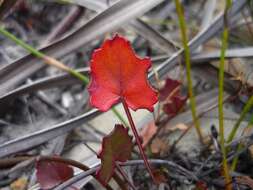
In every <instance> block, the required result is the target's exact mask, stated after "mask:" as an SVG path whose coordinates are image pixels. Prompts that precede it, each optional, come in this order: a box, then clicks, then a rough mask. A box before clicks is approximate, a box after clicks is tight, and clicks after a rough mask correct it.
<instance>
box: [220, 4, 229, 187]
mask: <svg viewBox="0 0 253 190" xmlns="http://www.w3.org/2000/svg"><path fill="white" fill-rule="evenodd" d="M230 6H231V0H227V1H226V8H225V14H224V30H223V33H222V46H221V54H220V68H219V97H218V111H219V134H220V145H221V152H222V166H223V171H224V176H225V181H226V184H227V186H226V189H227V190H232V186H231V177H230V175H229V168H228V162H227V149H226V147H225V135H224V115H223V92H224V86H223V85H224V65H225V55H226V50H227V46H228V36H229V29H228V21H227V11H228V9H229V8H230Z"/></svg>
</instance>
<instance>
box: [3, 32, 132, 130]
mask: <svg viewBox="0 0 253 190" xmlns="http://www.w3.org/2000/svg"><path fill="white" fill-rule="evenodd" d="M0 33H1V34H2V35H4V36H5V37H7V38H9V39H10V40H12V41H13V42H15V43H16V44H17V45H19V46H21V47H22V48H24V49H25V50H27V51H28V52H30V53H31V54H32V55H34V56H35V57H38V58H41V59H43V60H46V62H47V63H48V60H49V57H48V56H47V55H45V54H44V53H42V52H40V51H38V50H36V49H35V48H33V47H32V46H30V45H29V44H26V43H25V42H24V41H22V40H20V39H18V38H17V37H16V36H14V35H13V34H11V33H10V32H8V31H7V30H5V29H4V28H2V27H0ZM51 60H53V61H54V59H51ZM49 61H50V60H49ZM56 61H57V60H56ZM58 63H60V62H58ZM51 65H54V64H51ZM62 65H63V64H62ZM64 67H65V68H68V67H66V66H65V65H64ZM64 67H57V68H58V69H61V68H64ZM64 71H66V72H68V73H69V74H71V75H72V76H74V77H76V78H78V79H79V80H81V81H83V82H84V84H85V85H87V84H88V83H89V78H88V77H87V76H85V75H82V74H81V73H79V72H77V71H76V70H74V69H71V68H68V69H64ZM112 112H113V113H114V114H115V115H116V116H117V117H118V119H119V120H120V121H121V122H122V123H123V124H124V125H126V126H127V122H126V120H125V119H124V117H123V116H122V115H121V114H120V113H119V112H118V111H117V109H116V108H115V107H113V108H112Z"/></svg>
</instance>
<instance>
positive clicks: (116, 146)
mask: <svg viewBox="0 0 253 190" xmlns="http://www.w3.org/2000/svg"><path fill="white" fill-rule="evenodd" d="M133 146H134V145H133V143H132V137H131V136H130V135H129V134H128V129H127V128H125V127H124V126H123V125H115V127H114V130H113V131H112V132H111V133H110V134H109V135H107V136H106V137H104V138H103V142H102V150H101V152H100V154H99V155H98V158H100V159H101V167H100V168H99V170H98V171H97V173H96V178H97V180H99V182H100V183H101V184H103V185H104V186H106V185H107V184H108V182H109V180H110V179H111V177H112V175H113V173H114V169H115V165H116V163H115V162H116V161H120V162H125V161H127V160H128V159H130V157H131V152H132V150H133Z"/></svg>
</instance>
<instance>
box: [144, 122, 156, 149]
mask: <svg viewBox="0 0 253 190" xmlns="http://www.w3.org/2000/svg"><path fill="white" fill-rule="evenodd" d="M156 132H157V126H156V125H155V122H154V121H151V122H149V123H148V124H147V125H146V126H145V127H143V129H142V130H141V132H140V136H141V137H142V146H143V147H145V146H146V145H147V144H148V142H149V141H150V139H152V137H153V136H154V135H155V134H156Z"/></svg>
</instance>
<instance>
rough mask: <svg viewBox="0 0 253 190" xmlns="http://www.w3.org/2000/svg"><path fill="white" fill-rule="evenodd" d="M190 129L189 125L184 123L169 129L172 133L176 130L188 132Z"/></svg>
mask: <svg viewBox="0 0 253 190" xmlns="http://www.w3.org/2000/svg"><path fill="white" fill-rule="evenodd" d="M188 128H189V127H188V126H187V125H185V124H184V123H178V124H176V125H175V126H173V127H169V128H168V129H169V130H170V131H176V130H180V131H186V130H187V129H188Z"/></svg>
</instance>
